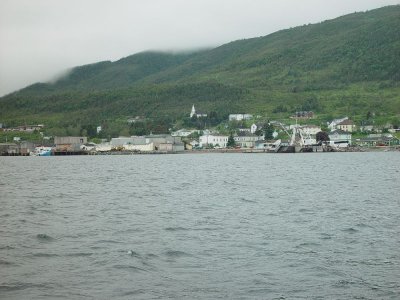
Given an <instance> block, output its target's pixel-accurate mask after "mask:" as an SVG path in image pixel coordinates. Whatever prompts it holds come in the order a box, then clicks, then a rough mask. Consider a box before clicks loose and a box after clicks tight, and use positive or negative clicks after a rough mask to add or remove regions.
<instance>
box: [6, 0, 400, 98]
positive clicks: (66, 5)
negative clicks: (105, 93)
mask: <svg viewBox="0 0 400 300" xmlns="http://www.w3.org/2000/svg"><path fill="white" fill-rule="evenodd" d="M399 3H400V0H392V1H391V0H336V1H324V0H113V1H105V0H104V1H103V0H0V96H1V95H4V94H7V93H10V92H12V91H15V90H17V89H20V88H23V87H25V86H27V85H29V84H32V83H35V82H39V81H42V82H43V81H48V80H51V79H52V78H55V76H57V75H59V74H61V73H62V72H63V71H65V70H66V69H68V68H71V67H73V66H78V65H83V64H88V63H93V62H97V61H101V60H117V59H119V58H121V57H124V56H128V55H131V54H134V53H137V52H141V51H145V50H149V49H151V50H190V49H196V48H204V47H210V46H211V47H212V46H219V45H221V44H224V43H227V42H230V41H233V40H237V39H243V38H250V37H257V36H264V35H267V34H269V33H272V32H275V31H277V30H280V29H285V28H289V27H294V26H298V25H303V24H308V23H316V22H320V21H323V20H326V19H332V18H335V17H338V16H341V15H344V14H348V13H352V12H355V11H365V10H369V9H374V8H378V7H382V6H385V5H390V4H399Z"/></svg>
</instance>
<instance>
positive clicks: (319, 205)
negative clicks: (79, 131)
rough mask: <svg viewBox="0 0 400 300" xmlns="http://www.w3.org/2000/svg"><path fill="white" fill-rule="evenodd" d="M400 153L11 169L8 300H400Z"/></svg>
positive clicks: (171, 158)
mask: <svg viewBox="0 0 400 300" xmlns="http://www.w3.org/2000/svg"><path fill="white" fill-rule="evenodd" d="M399 195H400V153H321V154H317V153H313V154H311V153H308V154H287V155H286V154H282V155H279V154H278V155H276V154H195V155H191V154H184V155H141V156H140V155H136V156H88V157H82V156H81V157H79V156H75V157H0V207H1V211H0V298H1V299H59V298H65V299H166V298H173V299H219V298H221V299H399V298H400V250H399V249H400V196H399Z"/></svg>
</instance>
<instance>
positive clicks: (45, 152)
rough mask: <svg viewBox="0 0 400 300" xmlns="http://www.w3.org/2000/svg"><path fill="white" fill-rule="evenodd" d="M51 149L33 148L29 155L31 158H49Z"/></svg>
mask: <svg viewBox="0 0 400 300" xmlns="http://www.w3.org/2000/svg"><path fill="white" fill-rule="evenodd" d="M52 149H53V148H52V147H45V146H39V147H36V148H35V151H34V152H31V155H33V156H50V155H51V151H52Z"/></svg>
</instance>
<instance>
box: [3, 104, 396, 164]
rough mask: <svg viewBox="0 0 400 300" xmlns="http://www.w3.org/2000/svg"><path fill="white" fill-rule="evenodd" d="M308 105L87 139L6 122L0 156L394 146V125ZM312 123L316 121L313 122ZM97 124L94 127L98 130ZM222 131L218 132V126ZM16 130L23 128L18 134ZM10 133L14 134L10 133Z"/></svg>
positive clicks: (192, 113) (197, 116) (130, 120)
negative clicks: (318, 111) (325, 117)
mask: <svg viewBox="0 0 400 300" xmlns="http://www.w3.org/2000/svg"><path fill="white" fill-rule="evenodd" d="M207 116H208V115H207V113H204V112H199V111H196V108H195V106H194V105H193V106H192V109H191V111H190V114H189V116H188V117H189V118H190V119H191V120H193V119H194V120H196V119H202V118H207ZM314 117H315V116H314V113H313V112H312V111H298V112H295V113H294V114H293V115H292V116H291V117H290V119H291V123H292V124H287V123H283V122H281V121H277V120H265V121H262V118H261V117H260V116H254V115H252V114H249V113H236V114H229V116H228V119H227V120H226V122H224V124H225V125H224V127H223V129H225V130H220V129H218V128H221V126H219V127H217V126H216V127H211V128H205V129H202V130H200V129H196V128H189V129H188V128H179V129H177V130H170V132H169V133H165V134H152V133H150V134H148V135H140V136H139V135H134V136H118V137H112V138H110V139H101V140H99V139H95V140H93V139H92V140H91V139H90V138H88V137H87V136H54V137H52V136H45V135H44V133H43V132H44V129H45V125H43V124H39V125H21V126H17V127H5V126H4V125H3V124H0V133H4V134H7V136H11V137H12V140H10V141H9V140H6V141H4V142H2V143H0V155H2V156H50V155H88V154H90V155H96V154H162V153H185V152H189V153H190V152H246V153H249V152H254V153H258V152H265V153H296V152H349V151H353V152H354V151H372V150H375V151H376V150H383V151H389V150H393V151H396V150H397V151H398V150H400V140H399V138H398V136H399V133H400V129H399V128H398V127H397V126H393V125H391V124H387V125H386V126H383V127H382V126H381V127H378V126H374V125H358V124H356V123H355V122H354V121H353V120H352V119H350V118H349V117H341V118H337V119H333V120H331V121H330V122H327V123H326V124H323V126H321V125H315V124H312V122H311V121H312V119H313V118H314ZM142 120H143V117H140V116H137V117H133V118H128V119H127V123H130V124H133V123H136V122H141V121H142ZM314 123H315V122H314ZM101 130H102V127H101V126H97V128H96V131H97V133H100V132H101ZM221 131H223V132H221ZM19 133H25V134H24V138H21V137H20V135H19ZM34 133H36V134H37V133H39V134H40V136H41V140H40V141H39V142H38V141H34V140H30V139H29V134H34ZM14 135H15V136H14Z"/></svg>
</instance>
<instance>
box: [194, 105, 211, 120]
mask: <svg viewBox="0 0 400 300" xmlns="http://www.w3.org/2000/svg"><path fill="white" fill-rule="evenodd" d="M194 115H196V116H197V118H206V117H207V114H206V113H203V112H199V111H198V112H196V109H195V108H194V104H193V106H192V111H191V112H190V117H191V118H192V117H193V116H194Z"/></svg>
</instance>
